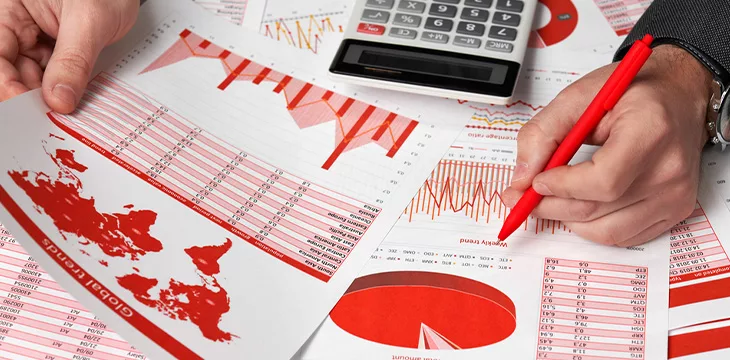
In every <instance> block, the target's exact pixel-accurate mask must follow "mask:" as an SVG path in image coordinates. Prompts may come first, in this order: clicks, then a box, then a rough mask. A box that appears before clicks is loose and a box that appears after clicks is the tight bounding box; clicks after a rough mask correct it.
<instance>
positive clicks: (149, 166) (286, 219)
mask: <svg viewBox="0 0 730 360" xmlns="http://www.w3.org/2000/svg"><path fill="white" fill-rule="evenodd" d="M89 91H90V94H89V95H88V96H87V98H86V100H85V102H84V103H83V104H82V105H81V107H80V109H79V110H78V111H77V112H75V113H74V114H72V115H69V116H62V115H56V114H50V115H49V117H50V118H51V119H52V121H54V123H56V124H57V125H58V126H59V127H61V128H62V129H64V130H65V131H66V132H67V133H69V134H71V135H72V136H74V137H76V138H77V139H78V140H80V141H82V142H85V143H92V144H94V145H96V146H97V147H98V149H99V151H100V152H102V153H103V154H107V156H108V157H109V158H110V159H112V160H113V161H115V162H117V163H120V164H121V165H122V166H123V167H124V168H126V169H128V170H129V171H130V172H132V173H133V174H135V175H137V176H139V177H140V178H142V179H143V180H145V181H147V182H149V183H150V184H153V185H155V186H156V187H158V188H160V189H161V190H162V191H163V192H165V193H168V194H170V196H172V197H173V198H175V199H177V200H178V201H180V202H181V203H183V204H184V205H186V206H188V207H189V208H191V209H193V210H195V211H197V212H198V213H200V214H201V215H203V216H205V217H207V218H209V219H210V220H211V221H213V222H214V223H216V224H219V225H220V226H223V227H224V228H226V229H228V230H229V231H231V233H233V234H236V235H238V236H239V237H241V238H242V239H243V240H245V241H248V242H250V243H251V244H253V245H256V246H257V247H260V248H262V249H263V250H265V251H266V252H267V253H270V254H271V255H273V256H275V257H276V258H279V259H281V260H282V261H285V262H287V263H289V264H291V265H293V266H295V267H297V268H298V269H300V270H302V271H305V272H307V273H309V274H310V275H313V276H315V277H317V278H319V279H321V280H324V281H326V280H328V279H329V278H330V277H332V276H333V275H334V273H335V272H336V271H337V269H338V268H339V265H340V264H342V263H343V262H344V261H345V260H346V258H347V255H348V254H349V253H350V252H351V251H352V250H353V248H354V247H355V245H356V244H357V242H358V241H359V240H360V238H361V237H362V236H363V235H364V234H365V232H366V231H367V229H368V228H369V224H370V223H372V221H374V220H375V218H377V216H378V213H379V212H380V211H381V209H380V208H378V207H375V206H373V205H370V204H365V203H361V202H358V201H357V200H354V199H350V198H348V197H346V196H343V195H340V194H337V193H334V192H332V191H330V190H328V189H326V188H323V187H320V186H318V185H316V184H313V183H312V182H310V181H308V180H305V179H302V178H299V177H297V176H294V175H291V174H289V173H287V172H285V171H284V170H282V169H280V168H278V167H276V166H273V165H270V164H268V163H266V162H264V161H262V160H260V159H257V158H256V157H255V156H253V155H251V154H249V153H247V152H245V151H241V150H239V149H236V148H234V147H232V146H230V145H228V144H226V143H225V142H223V141H221V140H220V139H217V138H215V137H214V136H213V135H211V134H208V133H207V132H205V131H204V130H203V129H201V128H199V127H197V126H196V125H195V124H192V123H190V122H188V121H186V120H185V119H183V118H182V117H181V116H179V115H177V114H175V113H173V112H172V111H171V110H170V109H168V108H167V107H166V106H164V105H161V104H158V103H153V102H151V100H149V97H148V96H146V95H144V94H142V93H139V92H137V91H136V90H135V89H132V88H130V87H129V86H128V85H126V84H124V83H122V82H121V81H120V80H118V79H115V78H114V77H111V76H109V75H108V74H101V75H99V76H98V77H97V78H96V79H95V80H94V81H93V82H91V83H90V84H89ZM115 119H120V120H122V121H121V122H120V121H118V120H115ZM104 150H106V151H104ZM69 210H70V209H69ZM302 222H304V223H302Z"/></svg>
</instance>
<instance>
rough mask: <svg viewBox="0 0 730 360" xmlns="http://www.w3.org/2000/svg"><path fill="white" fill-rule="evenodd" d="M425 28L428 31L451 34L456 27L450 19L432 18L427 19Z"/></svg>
mask: <svg viewBox="0 0 730 360" xmlns="http://www.w3.org/2000/svg"><path fill="white" fill-rule="evenodd" d="M424 27H425V28H426V29H428V30H436V31H443V32H449V31H451V29H452V28H453V27H454V22H453V21H451V20H449V19H439V18H434V17H430V18H428V19H426V25H425V26H424Z"/></svg>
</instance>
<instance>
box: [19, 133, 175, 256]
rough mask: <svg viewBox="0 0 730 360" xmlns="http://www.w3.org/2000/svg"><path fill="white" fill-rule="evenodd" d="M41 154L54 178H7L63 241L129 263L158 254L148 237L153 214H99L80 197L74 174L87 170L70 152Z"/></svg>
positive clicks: (88, 200)
mask: <svg viewBox="0 0 730 360" xmlns="http://www.w3.org/2000/svg"><path fill="white" fill-rule="evenodd" d="M44 143H45V142H44ZM44 150H45V151H46V154H47V155H48V156H49V157H50V158H51V160H52V161H53V162H54V163H55V164H56V166H57V167H58V173H57V174H56V175H55V176H51V175H48V174H45V173H43V172H30V171H28V170H23V171H9V172H8V175H10V177H11V178H12V179H13V181H14V182H15V184H16V185H18V187H20V188H21V189H22V190H23V191H24V192H25V193H26V194H27V195H28V197H29V198H30V199H31V200H32V201H33V204H34V205H35V209H36V211H38V212H39V213H41V214H42V213H44V212H45V214H46V215H48V216H49V217H50V218H51V219H52V220H53V223H54V224H55V226H56V227H57V228H58V231H59V232H60V233H61V235H62V236H63V237H64V239H66V236H67V235H68V234H72V235H75V236H77V237H79V239H80V241H79V243H80V244H81V245H91V244H94V245H96V246H98V247H99V248H100V249H101V251H103V252H104V254H106V255H108V256H113V257H127V256H129V258H130V259H131V260H139V257H140V256H143V255H145V254H146V253H148V252H159V251H160V250H162V242H160V241H159V240H158V239H156V238H155V237H153V236H152V235H150V228H151V227H152V225H154V224H155V221H156V220H157V213H155V212H153V211H150V210H139V211H133V210H131V207H130V206H129V205H127V206H125V210H124V213H111V214H108V213H102V212H100V211H99V210H97V208H96V200H95V199H94V197H89V198H84V197H83V196H82V193H83V184H82V183H81V180H80V179H79V178H78V176H77V175H76V174H77V173H83V172H85V171H86V170H88V168H87V167H86V166H84V165H83V164H80V163H78V162H77V161H76V159H75V158H74V152H73V151H70V150H64V149H57V150H55V152H54V153H51V152H49V151H48V150H47V149H45V146H44Z"/></svg>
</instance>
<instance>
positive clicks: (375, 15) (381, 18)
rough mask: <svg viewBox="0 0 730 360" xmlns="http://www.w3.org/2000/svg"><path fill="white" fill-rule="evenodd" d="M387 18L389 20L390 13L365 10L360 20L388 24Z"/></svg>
mask: <svg viewBox="0 0 730 360" xmlns="http://www.w3.org/2000/svg"><path fill="white" fill-rule="evenodd" d="M389 18H390V13H389V12H387V11H381V10H370V9H366V10H365V11H363V12H362V18H361V19H362V20H363V21H369V22H374V23H379V24H385V23H387V22H388V19H389Z"/></svg>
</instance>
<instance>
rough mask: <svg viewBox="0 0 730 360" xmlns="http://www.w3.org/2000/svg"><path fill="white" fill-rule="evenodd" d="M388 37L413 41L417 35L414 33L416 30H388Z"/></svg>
mask: <svg viewBox="0 0 730 360" xmlns="http://www.w3.org/2000/svg"><path fill="white" fill-rule="evenodd" d="M388 35H389V36H392V37H397V38H402V39H415V38H416V35H418V33H417V32H416V30H411V29H403V28H390V32H388Z"/></svg>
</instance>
